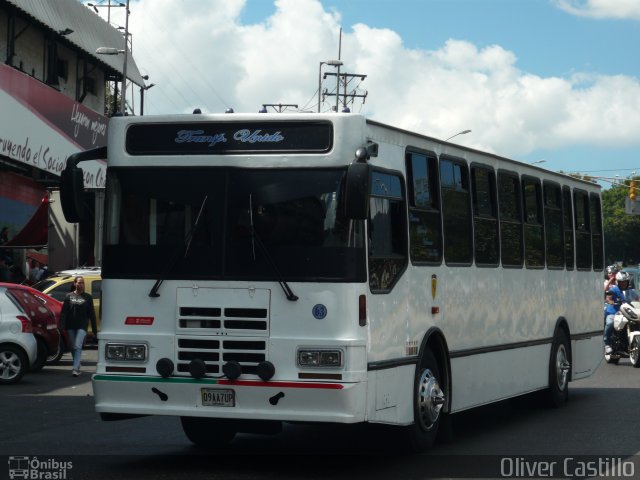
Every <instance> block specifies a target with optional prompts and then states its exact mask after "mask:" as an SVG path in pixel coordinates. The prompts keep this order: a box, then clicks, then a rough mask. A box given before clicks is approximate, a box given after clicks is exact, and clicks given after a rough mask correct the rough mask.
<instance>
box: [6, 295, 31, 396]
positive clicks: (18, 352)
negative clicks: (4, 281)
mask: <svg viewBox="0 0 640 480" xmlns="http://www.w3.org/2000/svg"><path fill="white" fill-rule="evenodd" d="M37 357H38V342H37V341H36V337H35V336H34V335H33V330H32V326H31V320H29V316H28V315H27V314H26V313H25V312H24V310H23V309H22V307H21V306H20V304H19V303H17V302H16V300H14V299H13V297H11V296H10V295H9V294H7V289H6V288H5V287H0V385H2V384H6V383H16V382H18V381H20V379H21V378H22V376H23V375H24V374H25V373H27V372H28V371H29V369H30V368H31V366H32V365H33V364H34V363H35V361H36V359H37Z"/></svg>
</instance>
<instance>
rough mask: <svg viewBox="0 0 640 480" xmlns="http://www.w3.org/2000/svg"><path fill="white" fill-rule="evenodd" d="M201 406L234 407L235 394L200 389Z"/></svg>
mask: <svg viewBox="0 0 640 480" xmlns="http://www.w3.org/2000/svg"><path fill="white" fill-rule="evenodd" d="M200 396H201V397H202V405H203V406H204V407H235V406H236V392H234V391H233V390H224V389H218V388H202V389H200Z"/></svg>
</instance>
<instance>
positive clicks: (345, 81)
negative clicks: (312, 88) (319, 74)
mask: <svg viewBox="0 0 640 480" xmlns="http://www.w3.org/2000/svg"><path fill="white" fill-rule="evenodd" d="M324 75H325V77H326V76H333V75H335V76H336V77H337V79H338V80H337V86H336V93H329V92H327V91H325V92H323V93H322V96H323V98H324V97H332V96H334V95H335V96H336V111H337V110H338V108H339V105H340V97H342V107H343V108H348V107H347V104H348V103H349V101H348V100H347V98H351V103H352V104H353V102H354V101H355V99H356V98H362V99H363V100H362V103H364V102H365V99H366V98H367V95H368V94H369V92H367V91H365V92H364V93H356V91H355V90H353V91H352V92H350V93H347V86H348V85H349V83H350V82H351V81H352V80H353V79H354V78H359V79H360V80H361V81H364V79H365V78H367V76H366V75H363V74H361V73H339V72H338V73H332V72H325V73H324ZM340 80H342V85H343V86H344V89H343V92H342V93H340V91H339V90H340V84H341V82H340Z"/></svg>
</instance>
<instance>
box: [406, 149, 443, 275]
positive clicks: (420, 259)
mask: <svg viewBox="0 0 640 480" xmlns="http://www.w3.org/2000/svg"><path fill="white" fill-rule="evenodd" d="M437 163H438V162H437V159H436V156H435V154H433V153H428V154H425V153H418V152H407V155H406V164H407V165H406V166H407V175H408V179H407V186H408V190H409V192H408V197H409V248H410V255H411V261H412V262H413V263H416V264H429V265H440V263H442V227H441V219H440V199H439V197H438V165H437Z"/></svg>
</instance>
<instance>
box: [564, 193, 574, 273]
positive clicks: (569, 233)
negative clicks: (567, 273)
mask: <svg viewBox="0 0 640 480" xmlns="http://www.w3.org/2000/svg"><path fill="white" fill-rule="evenodd" d="M572 212H573V209H572V208H571V189H570V188H569V187H567V186H564V187H562V218H563V219H564V221H563V225H564V260H565V266H566V267H567V270H573V257H574V242H573V214H572Z"/></svg>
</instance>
